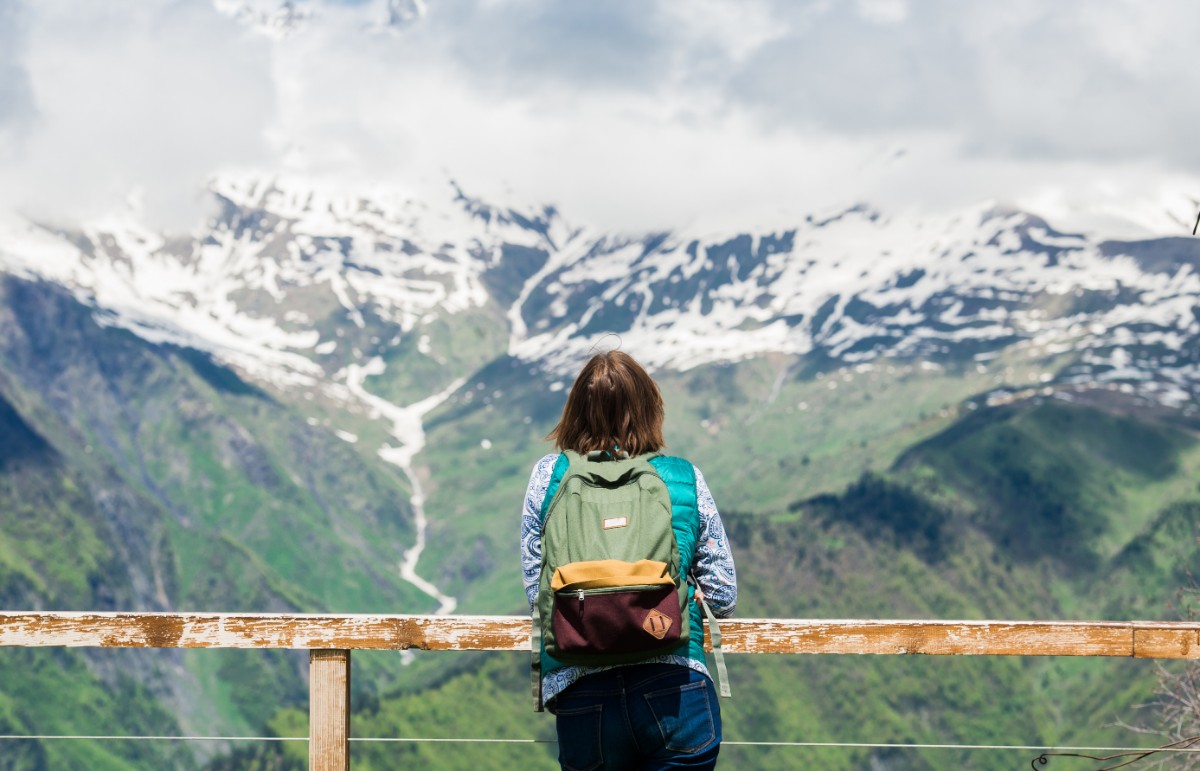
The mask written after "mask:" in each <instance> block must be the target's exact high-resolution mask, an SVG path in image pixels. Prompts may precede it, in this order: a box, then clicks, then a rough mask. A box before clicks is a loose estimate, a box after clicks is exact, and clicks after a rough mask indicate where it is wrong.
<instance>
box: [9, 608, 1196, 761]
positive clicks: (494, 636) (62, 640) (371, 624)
mask: <svg viewBox="0 0 1200 771" xmlns="http://www.w3.org/2000/svg"><path fill="white" fill-rule="evenodd" d="M721 636H722V643H723V647H724V649H725V651H726V652H727V653H842V654H848V653H859V654H924V655H938V656H1119V657H1133V658H1148V659H1150V658H1153V659H1181V658H1200V623H1174V622H1153V621H1129V622H1125V621H1122V622H1117V621H835V620H790V619H736V620H735V619H730V620H727V621H723V622H721ZM529 646H530V622H529V619H528V618H526V617H522V616H385V615H379V616H376V615H322V614H236V613H53V612H51V613H22V612H10V611H0V647H66V648H292V649H301V650H305V649H306V650H308V651H309V661H310V676H309V766H310V768H312V769H314V770H316V771H333V770H334V769H337V770H338V771H344V769H347V768H348V767H349V757H350V750H349V747H350V745H349V737H350V651H351V650H355V649H358V650H404V649H413V648H415V649H421V650H475V651H521V650H524V651H528V650H529Z"/></svg>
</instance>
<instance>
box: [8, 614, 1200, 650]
mask: <svg viewBox="0 0 1200 771" xmlns="http://www.w3.org/2000/svg"><path fill="white" fill-rule="evenodd" d="M529 632H530V620H529V618H527V617H524V616H398V615H367V614H354V615H332V614H329V615H325V614H271V613H259V614H234V613H65V612H64V613H23V612H12V611H0V647H4V646H36V647H72V648H73V647H101V648H110V647H116V648H296V649H309V650H352V649H356V650H364V649H374V650H403V649H406V648H417V649H422V650H476V651H481V650H482V651H517V650H526V651H527V650H529V645H530V642H529V640H530V635H529ZM721 634H722V638H723V642H724V648H725V650H726V651H727V652H728V653H782V654H791V653H807V654H816V653H842V654H850V653H858V654H885V655H886V654H923V655H934V656H943V655H958V656H1133V657H1137V658H1198V657H1200V623H1186V624H1185V623H1168V622H1145V621H1129V622H1117V621H872V620H846V621H842V620H796V619H728V620H725V621H722V622H721Z"/></svg>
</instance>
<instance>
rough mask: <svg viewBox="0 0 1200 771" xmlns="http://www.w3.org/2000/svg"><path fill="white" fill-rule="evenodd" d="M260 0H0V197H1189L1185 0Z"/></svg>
mask: <svg viewBox="0 0 1200 771" xmlns="http://www.w3.org/2000/svg"><path fill="white" fill-rule="evenodd" d="M239 4H242V5H245V6H247V8H246V11H245V12H243V13H239V11H238V6H239ZM279 5H280V0H104V2H95V1H94V0H0V206H4V207H6V208H18V209H20V210H22V211H26V212H30V213H34V214H37V215H38V216H52V217H62V218H78V217H88V216H94V215H95V214H97V213H98V212H102V211H105V210H106V209H109V208H112V207H114V206H121V205H123V202H124V201H125V200H126V199H127V198H128V197H129V194H130V193H131V191H134V190H139V191H141V195H142V197H143V199H144V201H145V206H146V209H147V212H148V215H149V216H151V217H152V218H154V219H156V220H160V221H162V222H163V223H164V224H165V225H168V226H172V227H181V228H183V227H188V226H189V224H190V223H192V222H193V221H194V220H196V218H197V217H198V216H199V215H198V213H197V212H199V211H201V206H202V203H203V200H204V195H203V188H204V184H205V180H206V179H207V178H208V176H209V175H211V174H213V173H217V172H220V171H222V170H235V169H252V170H261V171H264V172H268V173H289V174H299V175H308V176H313V177H319V178H321V179H323V180H330V181H336V182H337V183H339V184H343V185H347V186H368V185H374V184H386V185H389V186H395V187H398V188H400V189H403V190H408V191H410V192H411V193H412V194H413V195H419V196H430V195H436V196H445V195H446V191H447V190H448V189H449V185H448V180H449V179H454V180H456V181H457V182H458V183H459V184H460V185H461V186H462V187H463V189H464V190H466V191H467V192H469V193H471V194H474V195H479V196H482V197H484V198H487V199H492V200H498V201H502V202H504V203H521V204H533V203H537V204H543V203H551V204H555V205H558V206H559V207H560V208H561V209H562V210H563V211H564V213H565V214H566V216H567V217H568V218H569V219H572V220H575V221H579V222H587V223H590V224H594V225H597V226H601V227H611V228H618V229H625V230H637V229H649V228H672V227H680V226H684V225H688V224H691V223H695V222H714V223H724V222H743V223H763V224H773V223H775V222H777V221H779V220H787V219H788V218H791V217H797V216H803V214H804V213H806V212H809V211H812V210H820V209H827V208H829V207H833V206H840V205H845V204H848V203H853V202H856V201H867V202H869V203H872V204H875V205H877V206H880V207H884V208H887V209H898V208H903V207H932V208H946V207H949V208H953V207H957V206H965V205H970V204H973V203H975V202H978V201H981V200H993V199H994V200H998V201H1001V202H1004V203H1011V204H1016V205H1022V206H1026V207H1029V208H1033V209H1035V210H1038V211H1041V212H1043V213H1046V214H1048V215H1051V216H1062V217H1064V218H1065V217H1067V216H1068V215H1069V214H1071V213H1073V212H1074V213H1079V212H1109V213H1121V212H1130V213H1131V216H1134V218H1140V220H1141V221H1143V222H1147V223H1151V224H1152V225H1153V226H1154V227H1156V228H1157V229H1159V230H1165V231H1169V230H1170V229H1171V228H1175V227H1177V228H1178V229H1179V230H1180V231H1181V232H1182V231H1185V230H1186V231H1188V232H1190V229H1191V224H1192V222H1193V220H1194V217H1195V210H1194V201H1195V200H1196V199H1200V132H1198V131H1197V129H1198V128H1200V57H1198V56H1197V55H1196V52H1197V51H1200V3H1196V2H1195V1H1194V0H603V1H601V0H595V1H594V2H593V1H585V0H423V2H420V1H418V0H393V3H392V5H394V6H396V8H397V9H398V10H399V11H401V14H400V15H402V16H404V15H408V16H413V18H412V19H411V20H410V21H409V22H408V23H406V24H404V25H402V26H400V27H399V28H385V26H384V24H383V22H384V20H386V18H387V15H388V14H387V11H388V3H387V1H386V0H361V1H360V2H348V1H345V0H343V1H342V2H335V1H334V0H296V2H295V7H296V8H298V9H299V10H300V11H302V12H303V13H305V14H307V15H308V17H309V18H307V19H306V20H304V22H303V23H302V24H301V25H300V27H299V28H298V29H297V30H295V31H293V32H292V33H291V34H288V35H286V36H283V37H282V38H281V37H280V36H279V35H271V34H263V32H262V31H261V29H259V27H258V25H256V24H254V23H253V20H254V19H255V18H258V17H259V16H261V14H263V13H267V12H270V11H271V10H273V9H274V8H276V7H278V6H279ZM417 11H419V12H420V13H419V14H417V13H415V12H417ZM1189 196H1190V197H1189Z"/></svg>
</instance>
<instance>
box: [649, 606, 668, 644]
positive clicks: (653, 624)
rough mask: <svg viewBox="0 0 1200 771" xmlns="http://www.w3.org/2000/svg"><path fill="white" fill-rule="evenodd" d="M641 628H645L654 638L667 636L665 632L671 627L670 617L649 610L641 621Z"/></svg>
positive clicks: (659, 638) (658, 638)
mask: <svg viewBox="0 0 1200 771" xmlns="http://www.w3.org/2000/svg"><path fill="white" fill-rule="evenodd" d="M642 629H645V630H646V631H647V632H648V633H649V634H650V635H652V636H653V637H654V639H656V640H661V639H662V638H664V637H666V636H667V632H668V631H670V629H671V619H670V617H669V616H667V614H665V613H660V612H658V611H657V610H651V611H650V612H649V613H647V614H646V619H645V620H644V621H643V622H642Z"/></svg>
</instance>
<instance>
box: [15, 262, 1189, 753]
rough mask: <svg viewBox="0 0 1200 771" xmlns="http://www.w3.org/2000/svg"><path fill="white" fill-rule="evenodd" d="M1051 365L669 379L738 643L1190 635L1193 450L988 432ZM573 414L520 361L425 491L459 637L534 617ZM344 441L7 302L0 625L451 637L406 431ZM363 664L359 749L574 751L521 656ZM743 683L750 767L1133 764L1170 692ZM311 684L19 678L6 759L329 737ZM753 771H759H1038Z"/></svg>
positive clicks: (466, 351)
mask: <svg viewBox="0 0 1200 771" xmlns="http://www.w3.org/2000/svg"><path fill="white" fill-rule="evenodd" d="M493 311H494V308H491V309H488V310H486V311H483V312H481V314H482V315H480V316H479V317H478V318H472V319H470V324H467V325H464V326H458V327H452V326H447V327H446V328H445V329H441V330H440V331H437V330H435V331H433V332H431V335H434V336H436V337H437V340H436V342H437V345H433V346H432V348H431V350H434V351H437V350H440V347H445V346H449V347H451V348H454V350H455V353H454V355H453V356H450V357H448V358H446V359H445V361H437V360H436V359H431V360H430V361H425V360H424V359H420V358H418V357H426V358H429V356H428V354H426V353H423V352H422V351H421V350H420V349H421V345H420V343H419V340H418V341H416V342H415V343H414V342H413V341H412V340H409V341H408V343H406V345H409V346H410V347H411V346H412V345H416V346H417V349H416V350H415V351H414V350H409V349H408V348H405V349H403V350H400V349H397V350H395V351H393V352H392V353H391V357H392V358H391V359H390V360H389V362H390V366H389V367H388V370H387V373H385V375H384V376H382V377H380V378H376V379H373V380H372V381H370V382H369V383H368V385H369V386H370V387H372V388H378V389H379V391H380V393H383V394H385V395H387V396H388V397H389V398H393V399H395V400H397V401H400V402H405V401H409V400H410V397H414V398H415V397H416V396H418V395H425V394H426V393H427V391H426V389H429V388H433V387H438V388H440V387H442V386H443V385H444V383H446V382H449V380H451V379H453V376H454V375H456V374H457V373H459V372H461V371H462V370H463V369H464V368H469V367H471V366H474V365H475V364H476V363H477V362H483V361H489V356H488V352H489V349H492V348H494V347H495V345H497V341H498V338H497V337H496V330H497V329H498V328H499V327H496V326H495V324H492V325H491V326H489V325H488V323H487V322H488V321H489V319H491V317H490V316H488V315H487V314H489V313H492V312H493ZM492 321H494V319H492ZM472 324H473V325H474V326H471V325H472ZM364 334H365V333H364ZM380 345H383V343H382V342H381V343H380ZM408 364H411V365H412V366H411V367H408V368H407V369H406V365H408ZM1053 365H1054V363H1053V362H1046V363H1044V365H1043V366H1038V367H1034V366H1026V367H1024V368H1022V367H1019V366H1016V365H1015V364H1011V363H1007V362H1005V361H1003V360H994V361H991V362H988V363H987V364H981V363H978V362H966V363H958V364H955V363H952V362H945V363H942V364H937V365H935V364H929V363H926V364H923V365H922V364H919V363H918V364H914V363H911V362H899V361H895V362H880V363H877V364H874V365H871V366H859V367H854V368H839V367H837V366H834V365H833V364H832V363H830V362H822V361H814V360H811V359H796V358H793V357H763V358H760V359H755V360H752V361H747V362H742V363H739V364H736V365H714V366H707V367H702V368H697V369H695V370H692V371H689V372H686V373H661V374H660V375H659V377H660V382H661V384H662V387H663V390H664V393H665V395H666V399H667V405H668V424H667V438H668V441H669V442H670V443H671V447H670V449H671V450H674V451H676V452H679V453H681V454H685V455H687V456H688V457H690V458H691V459H692V460H694V461H695V462H696V463H697V464H698V465H699V466H700V467H701V468H702V469H703V470H704V472H705V475H706V477H707V479H708V481H709V483H710V486H711V487H712V489H713V491H714V494H715V495H716V499H717V502H718V505H719V506H720V507H721V509H722V511H723V513H724V516H725V520H726V524H727V526H728V529H729V532H730V536H731V539H732V542H733V544H734V549H735V555H736V557H737V562H738V566H739V583H740V587H741V601H740V607H739V614H740V615H742V616H778V617H796V618H846V617H865V618H942V619H945V618H1014V619H1016V618H1082V619H1087V618H1094V619H1105V618H1112V619H1128V618H1164V617H1170V616H1171V614H1172V613H1173V612H1174V611H1173V610H1172V609H1171V607H1170V601H1171V598H1172V596H1173V593H1174V591H1175V590H1176V589H1177V588H1178V587H1179V586H1181V585H1183V584H1184V583H1185V582H1186V580H1187V574H1188V570H1189V568H1191V567H1194V566H1195V565H1196V558H1197V550H1198V548H1200V542H1197V536H1198V535H1200V531H1198V529H1197V527H1198V524H1197V523H1198V522H1200V490H1198V488H1197V486H1196V483H1195V479H1196V478H1197V472H1200V441H1198V437H1197V433H1196V430H1195V428H1194V427H1191V426H1189V425H1188V424H1186V423H1183V422H1181V421H1180V420H1179V416H1178V415H1175V414H1173V413H1171V414H1165V415H1162V414H1154V413H1150V412H1147V411H1145V410H1144V409H1143V408H1141V407H1138V406H1137V405H1136V404H1134V403H1132V402H1129V403H1122V402H1117V401H1114V400H1113V399H1112V398H1111V397H1104V398H1099V397H1095V396H1094V395H1093V398H1091V400H1090V401H1089V402H1088V403H1084V402H1082V401H1075V402H1068V401H1064V400H1063V399H1060V398H1058V397H1054V398H1045V397H1042V396H1038V397H1037V398H1028V399H1024V400H1018V401H1016V402H1014V403H1012V404H1008V405H1005V406H1000V407H988V406H987V401H986V399H985V398H984V397H983V396H982V394H986V393H987V392H988V391H989V390H991V389H993V388H995V387H997V386H999V385H1001V384H1008V385H1025V384H1029V383H1038V382H1040V380H1041V379H1042V374H1043V373H1042V370H1043V369H1044V368H1050V369H1053ZM569 387H570V383H569V382H568V381H567V380H564V379H563V378H561V377H558V376H554V375H551V374H547V373H544V372H542V371H541V370H539V369H537V368H536V367H534V366H532V365H529V364H524V363H521V362H519V361H516V360H514V359H510V358H507V357H500V358H497V359H494V360H490V363H487V364H486V366H483V367H482V368H481V369H479V370H478V371H477V372H476V373H475V374H474V375H473V376H472V377H471V378H469V379H468V381H467V383H466V384H465V385H464V387H463V388H462V389H460V390H459V391H458V392H456V393H455V394H454V395H453V397H452V398H451V399H449V400H448V401H447V402H446V403H445V404H444V405H443V406H442V407H440V408H439V409H438V410H437V411H435V412H434V413H433V414H432V415H431V416H430V417H429V419H428V420H427V421H426V425H425V429H426V432H427V446H426V450H425V451H424V452H423V453H422V454H421V455H420V456H419V457H418V467H419V468H418V473H419V474H420V475H421V478H422V482H423V484H424V486H425V487H426V491H427V494H428V498H427V504H426V508H427V511H428V514H429V517H430V519H431V526H430V530H429V544H428V547H427V550H426V552H425V554H424V556H423V557H422V561H421V565H420V568H419V570H420V572H421V573H422V575H425V576H428V577H429V578H430V579H431V580H433V581H434V582H435V583H436V584H438V586H439V587H442V588H443V589H444V590H446V591H449V592H450V593H451V594H454V595H456V596H458V598H459V599H460V605H459V609H460V611H462V612H485V613H523V612H525V607H526V606H525V599H524V594H523V592H522V590H521V586H520V580H519V573H518V567H517V566H518V563H517V559H518V555H517V527H518V511H519V507H520V503H521V498H522V495H523V492H524V488H525V484H526V480H527V478H528V474H529V469H530V468H531V467H532V465H533V463H534V461H535V460H536V459H537V458H538V457H540V456H541V455H542V454H543V453H544V452H547V451H548V450H549V448H548V446H547V445H546V444H545V443H544V442H543V441H542V437H543V436H544V435H545V434H546V432H547V431H548V430H549V429H550V428H551V427H552V426H553V425H554V422H555V421H556V420H557V417H558V414H559V412H560V410H561V406H562V403H563V400H564V399H565V396H566V390H567V389H568V388H569ZM1038 393H1041V392H1040V391H1039V392H1038ZM293 397H294V399H293ZM284 399H293V401H291V402H285V401H284ZM336 408H337V406H336V405H334V404H332V403H331V402H329V401H328V400H327V399H325V398H324V397H322V396H320V395H316V396H315V397H314V399H312V400H307V399H305V398H304V397H303V395H301V396H296V395H295V394H292V395H279V394H271V393H267V392H265V391H263V390H261V389H259V388H257V387H255V386H253V385H251V384H248V383H246V382H244V381H243V380H241V379H240V378H238V376H237V375H235V374H234V373H232V372H230V371H229V370H227V369H224V368H222V367H220V366H218V365H216V364H215V363H213V362H212V361H211V360H210V359H208V358H207V357H205V356H204V355H203V354H200V353H197V352H194V351H188V350H182V349H176V348H170V347H155V346H150V345H147V344H146V343H145V341H143V340H140V339H138V338H135V337H133V336H132V335H129V334H128V333H125V332H122V331H119V330H115V329H109V328H104V327H102V326H100V325H98V324H97V323H96V321H95V320H94V319H93V317H92V315H91V312H90V311H88V310H87V309H85V308H82V307H81V306H79V305H78V304H77V303H75V302H74V301H73V300H71V299H70V298H68V297H66V296H65V295H64V294H62V293H61V292H60V291H58V290H55V289H52V288H49V287H45V286H40V285H35V284H28V283H25V282H19V281H15V280H6V281H5V282H3V283H0V434H2V435H3V437H4V439H5V441H4V442H2V443H0V606H4V607H18V608H69V609H81V608H84V609H105V610H106V609H135V608H136V609H155V610H157V609H168V608H176V609H188V610H222V611H237V610H248V611H313V610H323V609H328V610H334V611H339V612H353V611H373V612H427V611H429V610H430V609H431V607H432V603H431V601H430V600H429V598H428V597H426V596H424V595H423V594H421V593H420V592H417V591H416V590H415V589H414V588H412V587H411V586H409V585H407V584H404V583H403V582H401V581H400V580H399V578H398V575H397V571H396V565H397V561H398V558H399V556H400V553H401V552H402V550H403V549H404V548H405V547H406V546H407V545H408V544H409V543H411V539H412V536H413V529H412V522H411V512H410V509H409V506H408V503H407V500H408V496H409V494H410V490H409V489H408V484H407V480H405V479H404V478H403V476H402V475H401V474H399V473H398V471H397V470H396V469H395V468H394V467H390V466H387V465H386V464H383V463H382V462H381V461H380V460H379V459H378V458H377V457H376V456H375V454H374V452H375V450H376V449H377V448H378V446H379V443H380V442H381V441H384V440H385V435H384V431H383V428H382V427H381V426H380V425H379V422H378V421H373V420H372V418H371V417H370V416H369V415H358V414H351V413H344V414H339V413H336V412H335V410H336ZM335 428H340V429H344V430H350V431H352V432H354V433H357V434H359V436H360V437H361V438H360V441H359V442H358V443H349V442H347V441H343V440H342V439H339V438H337V436H336V435H335V434H334V433H333V429H335ZM354 661H355V671H354V683H355V690H354V695H353V696H354V704H355V709H356V712H355V716H354V732H355V734H356V735H358V736H363V737H396V736H408V737H426V738H439V737H459V736H469V737H476V738H521V739H529V738H536V739H539V740H547V739H549V738H551V737H552V736H553V723H552V719H551V718H550V717H549V716H546V715H535V714H533V712H532V709H531V705H530V703H529V697H528V683H527V665H528V664H527V657H526V656H524V655H516V654H496V655H482V654H479V655H474V654H426V655H419V656H417V660H416V663H415V664H414V665H413V666H409V667H401V666H400V656H399V655H396V654H387V653H373V654H368V653H363V654H361V655H359V654H356V655H355V658H354ZM730 668H731V675H732V680H733V687H734V692H735V698H734V699H733V700H732V701H729V702H727V703H726V704H724V705H723V708H724V712H725V717H726V737H727V738H728V739H730V740H742V741H760V740H796V741H861V742H914V743H925V742H928V743H936V742H965V743H1034V744H1039V743H1055V742H1068V743H1076V744H1078V743H1103V744H1110V743H1128V742H1131V741H1135V740H1138V737H1134V736H1132V735H1130V734H1129V733H1128V732H1127V731H1123V730H1121V729H1116V728H1113V727H1111V726H1112V725H1113V723H1114V721H1115V720H1117V719H1134V718H1135V717H1136V713H1135V711H1134V705H1136V704H1138V703H1140V702H1142V701H1144V700H1145V699H1146V697H1147V695H1148V694H1149V691H1150V689H1151V688H1152V686H1153V671H1152V665H1151V664H1148V663H1147V662H1135V661H1089V660H1081V661H1071V660H1065V659H1027V660H1026V659H999V658H997V659H969V658H964V659H957V660H956V659H947V658H937V657H929V658H920V657H912V658H909V657H835V656H829V657H768V656H744V657H732V660H731V661H730ZM304 677H305V666H304V657H303V656H302V655H297V654H293V653H288V652H272V653H268V652H262V651H199V652H190V653H181V652H176V651H160V652H145V651H142V652H138V651H108V652H89V653H79V652H68V651H0V733H7V732H13V733H97V732H101V733H113V734H125V733H131V734H132V733H156V734H157V733H164V734H170V733H179V732H192V733H217V732H224V733H227V734H243V733H250V732H258V731H269V732H274V733H276V734H279V735H296V734H301V735H302V734H304V733H305V732H306V730H307V727H306V722H307V719H306V716H305V713H304V711H303V706H304V701H305V683H304ZM1141 740H1142V741H1148V739H1145V738H1144V737H1143V738H1142V739H1141ZM0 749H3V750H4V752H3V754H2V756H0V768H21V769H41V768H74V767H78V768H110V767H111V768H118V767H122V768H187V767H189V766H204V765H206V764H207V765H208V767H209V768H211V769H213V771H217V770H218V769H222V770H223V769H235V768H237V769H243V768H245V769H249V768H261V769H268V768H271V769H282V768H290V767H296V768H300V767H303V761H304V758H303V755H304V745H303V744H286V745H281V746H271V747H265V748H264V747H239V748H237V749H236V751H232V750H233V748H224V747H217V748H209V749H208V750H207V751H208V752H210V753H211V752H217V753H224V754H219V755H218V756H217V757H210V756H208V755H199V756H195V755H193V754H192V752H193V748H182V747H176V746H172V745H167V744H164V745H157V744H137V745H134V744H132V743H131V744H128V745H124V744H96V743H87V742H81V743H54V742H28V743H20V744H11V745H5V746H4V747H3V748H0ZM724 755H725V757H726V758H728V761H727V762H728V763H729V765H730V766H731V767H738V768H811V767H821V768H830V769H860V768H869V767H878V768H890V769H940V768H951V767H963V766H966V767H971V768H1014V767H1023V766H1024V765H1025V764H1026V763H1028V760H1029V759H1028V758H1027V757H1023V756H1022V757H1014V756H1012V755H1003V756H1001V755H994V754H981V753H963V752H958V753H956V752H952V751H948V750H929V751H894V752H884V751H879V750H871V749H855V750H820V751H816V750H803V749H797V748H763V747H745V748H737V747H733V746H730V747H728V748H727V749H726V751H725V753H724ZM354 758H355V768H381V769H383V768H392V767H396V766H397V765H400V764H401V763H404V764H425V765H426V766H429V767H432V768H471V769H488V768H511V767H514V766H517V765H520V766H522V767H529V768H540V767H546V768H552V767H554V763H553V760H552V758H553V747H552V746H551V745H549V744H546V743H544V742H543V743H539V744H532V745H528V744H519V745H491V744H488V745H474V746H473V745H458V744H454V745H446V744H396V743H377V744H373V743H360V744H355V745H354ZM210 761H211V762H210Z"/></svg>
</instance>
